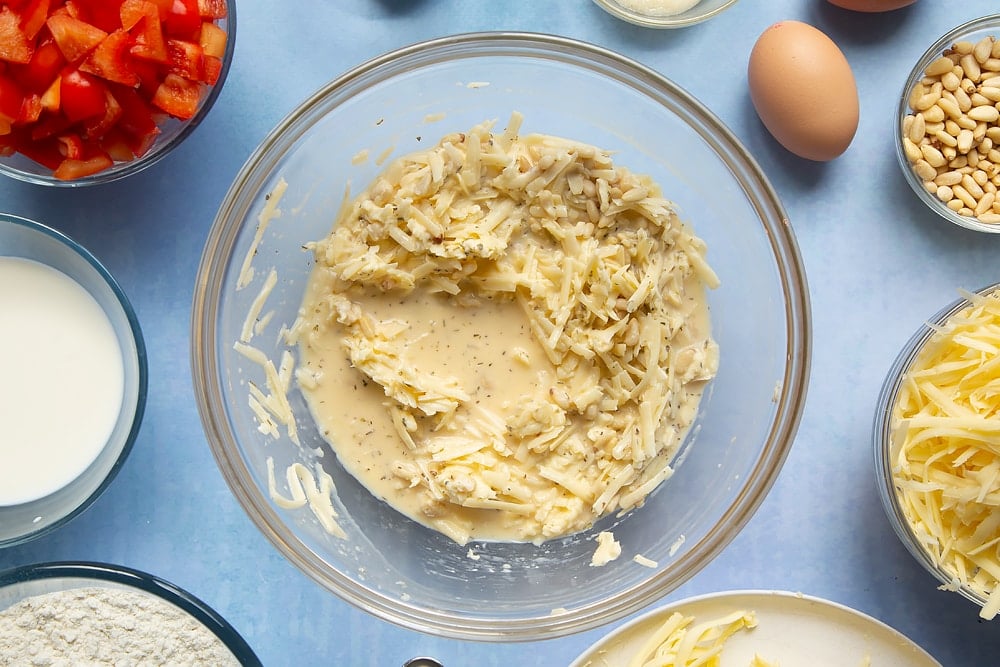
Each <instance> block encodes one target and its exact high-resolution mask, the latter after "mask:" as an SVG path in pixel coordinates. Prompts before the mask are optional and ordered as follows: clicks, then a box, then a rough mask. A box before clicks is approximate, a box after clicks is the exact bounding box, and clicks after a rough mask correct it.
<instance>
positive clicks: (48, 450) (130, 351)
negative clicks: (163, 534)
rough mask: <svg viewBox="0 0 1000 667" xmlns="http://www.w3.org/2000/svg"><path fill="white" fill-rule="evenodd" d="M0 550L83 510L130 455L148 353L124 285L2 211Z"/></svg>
mask: <svg viewBox="0 0 1000 667" xmlns="http://www.w3.org/2000/svg"><path fill="white" fill-rule="evenodd" d="M0 367H2V368H3V369H4V370H3V377H4V381H3V382H2V383H0V406H2V407H0V414H2V415H3V422H4V426H3V429H4V432H3V437H2V438H0V547H5V546H11V545H14V544H19V543H22V542H25V541H27V540H30V539H33V538H35V537H38V536H40V535H43V534H45V533H48V532H49V531H51V530H54V529H55V528H57V527H59V526H61V525H63V524H64V523H66V522H67V521H69V520H70V519H71V518H73V517H75V516H77V515H78V514H79V513H80V512H82V511H83V510H84V509H86V508H87V507H89V506H90V504H91V503H93V502H94V500H96V499H97V497H98V496H100V494H101V493H102V492H103V491H104V489H105V488H107V486H108V485H109V484H110V483H111V480H112V479H113V478H114V477H115V475H116V474H117V472H118V470H119V468H121V466H122V464H123V463H124V461H125V458H126V457H127V456H128V453H129V451H130V450H131V448H132V443H133V441H134V440H135V436H136V433H137V432H138V430H139V423H140V421H141V419H142V413H143V409H144V406H145V402H146V382H147V366H146V351H145V346H144V343H143V338H142V333H141V331H140V328H139V323H138V320H137V319H136V315H135V312H134V311H133V309H132V306H131V304H130V303H129V301H128V299H127V298H126V296H125V294H124V293H123V292H122V289H121V287H119V285H118V284H117V283H116V282H115V280H114V278H113V277H112V276H111V274H110V273H108V271H107V269H105V268H104V267H103V266H102V265H101V263H100V262H99V261H98V260H97V259H96V258H95V257H94V256H93V255H92V254H91V253H90V252H88V251H87V250H86V249H85V248H83V247H81V246H80V245H79V244H78V243H76V242H75V241H73V240H72V239H70V238H68V237H67V236H65V235H63V234H62V233H60V232H58V231H56V230H54V229H51V228H49V227H47V226H45V225H42V224H40V223H37V222H33V221H31V220H27V219H25V218H21V217H18V216H14V215H8V214H2V213H0Z"/></svg>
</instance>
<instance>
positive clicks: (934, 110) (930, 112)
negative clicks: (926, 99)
mask: <svg viewBox="0 0 1000 667" xmlns="http://www.w3.org/2000/svg"><path fill="white" fill-rule="evenodd" d="M996 90H997V92H1000V88H997V89H996ZM917 115H918V116H923V117H924V122H925V123H940V122H941V121H943V120H944V110H942V109H941V107H939V106H938V105H936V104H935V105H934V106H932V107H931V108H930V109H927V110H926V111H921V112H920V113H919V114H917Z"/></svg>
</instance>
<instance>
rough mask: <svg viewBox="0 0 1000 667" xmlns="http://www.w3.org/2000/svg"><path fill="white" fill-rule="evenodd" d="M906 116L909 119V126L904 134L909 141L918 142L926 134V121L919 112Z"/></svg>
mask: <svg viewBox="0 0 1000 667" xmlns="http://www.w3.org/2000/svg"><path fill="white" fill-rule="evenodd" d="M907 118H908V119H911V120H910V128H909V130H907V131H906V136H908V137H909V138H910V141H912V142H913V143H915V144H919V143H920V140H921V139H923V138H924V135H925V134H927V123H926V121H925V120H924V117H923V116H921V115H920V114H917V115H915V116H907Z"/></svg>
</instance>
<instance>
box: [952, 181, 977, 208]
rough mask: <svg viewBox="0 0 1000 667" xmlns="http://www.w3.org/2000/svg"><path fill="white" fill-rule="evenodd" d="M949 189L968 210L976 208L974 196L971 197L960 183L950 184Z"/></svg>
mask: <svg viewBox="0 0 1000 667" xmlns="http://www.w3.org/2000/svg"><path fill="white" fill-rule="evenodd" d="M951 191H952V192H953V193H955V198H956V199H960V200H962V203H963V204H965V205H966V206H967V207H968V208H969V209H970V210H971V209H974V208H976V198H975V197H973V196H972V195H971V194H970V193H969V191H968V190H966V189H965V188H964V187H962V186H961V185H955V186H952V188H951Z"/></svg>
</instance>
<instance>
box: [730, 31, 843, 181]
mask: <svg viewBox="0 0 1000 667" xmlns="http://www.w3.org/2000/svg"><path fill="white" fill-rule="evenodd" d="M747 80H748V84H749V87H750V99H751V100H752V101H753V105H754V108H755V109H756V110H757V115H758V116H760V119H761V121H762V122H763V123H764V127H766V128H767V130H768V132H770V133H771V134H772V135H773V136H774V138H775V139H777V140H778V143H780V144H781V145H782V146H784V147H785V148H787V149H788V150H789V151H791V152H792V153H795V154H796V155H798V156H799V157H803V158H806V159H808V160H816V161H819V162H824V161H827V160H832V159H833V158H835V157H837V156H838V155H840V154H842V153H843V152H844V151H845V150H847V147H848V146H849V145H850V143H851V141H852V140H853V139H854V134H855V132H857V129H858V88H857V84H856V83H855V81H854V73H853V72H851V67H850V65H849V64H848V62H847V58H845V57H844V54H843V52H841V50H840V49H839V48H838V47H837V45H836V44H834V43H833V40H831V39H830V38H829V37H827V36H826V35H825V34H824V33H823V32H821V31H820V30H817V29H816V28H814V27H812V26H811V25H808V24H806V23H801V22H799V21H780V22H778V23H775V24H774V25H772V26H770V27H769V28H768V29H767V30H765V31H764V32H763V34H761V36H760V37H759V38H758V39H757V43H756V44H754V47H753V50H752V51H751V52H750V62H749V65H748V67H747Z"/></svg>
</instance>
